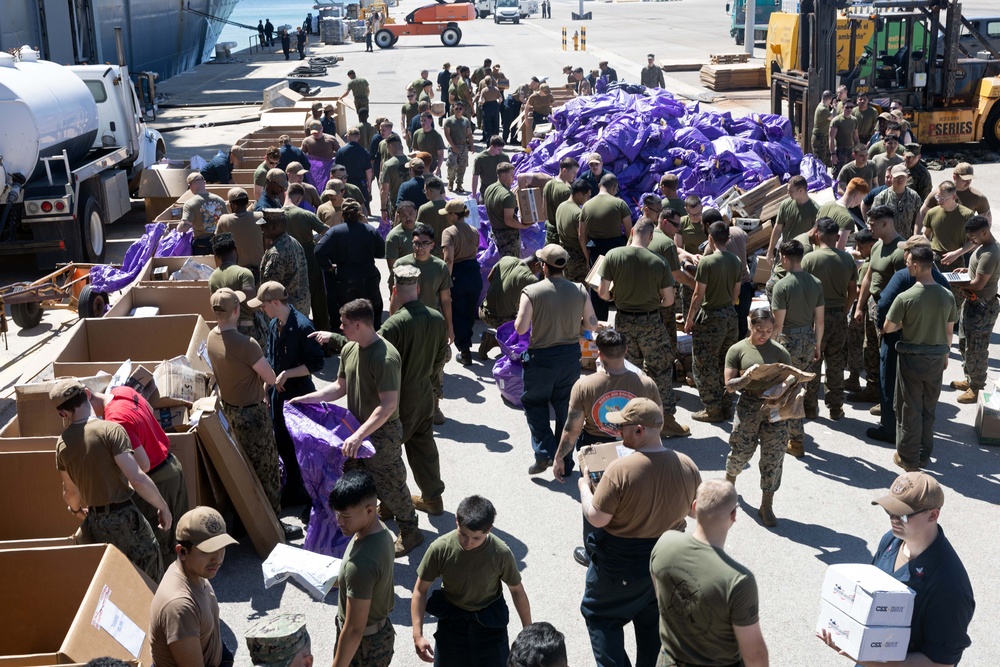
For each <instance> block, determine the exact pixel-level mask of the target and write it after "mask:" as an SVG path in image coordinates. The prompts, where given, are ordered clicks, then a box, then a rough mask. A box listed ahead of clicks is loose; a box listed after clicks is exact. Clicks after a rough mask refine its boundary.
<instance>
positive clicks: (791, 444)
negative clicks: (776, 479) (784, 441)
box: [785, 440, 806, 459]
mask: <svg viewBox="0 0 1000 667" xmlns="http://www.w3.org/2000/svg"><path fill="white" fill-rule="evenodd" d="M785 453H786V454H790V455H791V456H794V457H795V458H797V459H801V458H802V457H803V456H805V455H806V452H805V448H804V447H803V445H802V441H801V440H789V441H788V447H787V448H785Z"/></svg>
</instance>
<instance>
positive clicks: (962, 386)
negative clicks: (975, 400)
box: [951, 380, 969, 391]
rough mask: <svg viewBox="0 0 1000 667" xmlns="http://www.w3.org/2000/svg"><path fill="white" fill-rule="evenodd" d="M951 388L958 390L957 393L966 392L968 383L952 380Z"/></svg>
mask: <svg viewBox="0 0 1000 667" xmlns="http://www.w3.org/2000/svg"><path fill="white" fill-rule="evenodd" d="M951 388H952V389H958V390H959V391H966V390H968V388H969V383H968V382H966V381H965V380H952V381H951Z"/></svg>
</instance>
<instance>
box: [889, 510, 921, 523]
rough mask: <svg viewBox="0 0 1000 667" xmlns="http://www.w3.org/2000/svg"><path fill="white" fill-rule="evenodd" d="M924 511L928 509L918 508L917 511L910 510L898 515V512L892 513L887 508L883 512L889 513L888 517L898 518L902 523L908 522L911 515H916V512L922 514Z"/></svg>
mask: <svg viewBox="0 0 1000 667" xmlns="http://www.w3.org/2000/svg"><path fill="white" fill-rule="evenodd" d="M926 511H928V510H919V511H917V512H912V513H910V514H903V515H898V514H893V513H892V512H890V511H889V510H886V511H885V513H886V514H888V515H889V518H890V519H898V520H899V521H901V522H902V523H909V522H910V517H911V516H917V515H918V514H923V513H924V512H926Z"/></svg>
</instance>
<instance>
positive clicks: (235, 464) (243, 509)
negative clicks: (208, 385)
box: [191, 396, 285, 559]
mask: <svg viewBox="0 0 1000 667" xmlns="http://www.w3.org/2000/svg"><path fill="white" fill-rule="evenodd" d="M191 423H192V424H193V425H195V429H196V432H197V434H198V440H199V441H200V442H201V446H202V448H203V449H204V451H205V453H206V454H208V457H209V458H210V459H211V460H212V463H213V464H214V466H215V470H216V471H218V473H219V477H220V478H221V479H222V483H223V485H224V486H225V488H226V491H227V492H228V493H229V497H230V499H231V500H232V501H233V506H234V507H235V508H236V512H237V513H238V514H239V516H240V519H241V520H242V521H243V524H244V525H245V526H246V529H247V534H249V535H250V540H251V541H252V542H253V546H254V549H255V550H256V551H257V555H258V556H260V557H261V558H262V559H263V558H267V556H268V555H269V554H270V553H271V550H272V549H274V547H275V545H277V544H280V543H283V542H284V541H285V533H284V530H283V529H282V527H281V524H280V523H279V522H278V517H276V516H275V515H274V510H273V509H271V504H270V503H269V502H268V500H267V496H265V495H264V489H263V487H261V485H260V480H258V479H257V473H256V472H255V471H254V469H253V467H252V466H251V465H250V462H249V461H247V459H246V457H245V456H244V455H243V450H242V448H241V447H240V446H239V445H238V444H237V443H236V440H235V439H233V436H232V434H231V433H230V432H229V424H228V423H227V422H226V421H225V417H224V416H223V415H222V412H221V410H220V409H219V406H218V399H217V397H215V396H210V397H208V398H203V399H202V400H200V401H198V402H197V403H195V405H194V411H193V413H192V415H191Z"/></svg>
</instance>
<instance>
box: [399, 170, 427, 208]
mask: <svg viewBox="0 0 1000 667" xmlns="http://www.w3.org/2000/svg"><path fill="white" fill-rule="evenodd" d="M409 167H410V180H408V181H406V182H405V183H403V184H402V185H400V186H399V194H397V195H396V206H399V203H400V202H404V201H409V202H413V205H414V206H416V207H417V210H418V211H419V210H420V207H421V206H423V205H424V204H426V203H427V195H426V194H424V171H425V170H426V169H427V163H425V162H424V161H423V160H421V159H420V158H416V157H415V158H413V159H412V160H410V163H409Z"/></svg>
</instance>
